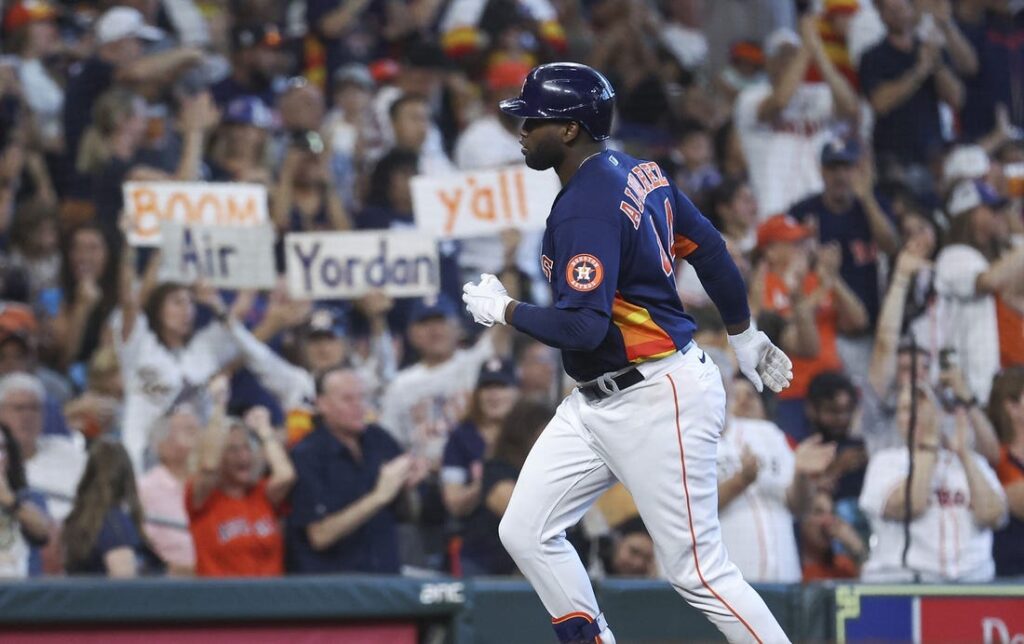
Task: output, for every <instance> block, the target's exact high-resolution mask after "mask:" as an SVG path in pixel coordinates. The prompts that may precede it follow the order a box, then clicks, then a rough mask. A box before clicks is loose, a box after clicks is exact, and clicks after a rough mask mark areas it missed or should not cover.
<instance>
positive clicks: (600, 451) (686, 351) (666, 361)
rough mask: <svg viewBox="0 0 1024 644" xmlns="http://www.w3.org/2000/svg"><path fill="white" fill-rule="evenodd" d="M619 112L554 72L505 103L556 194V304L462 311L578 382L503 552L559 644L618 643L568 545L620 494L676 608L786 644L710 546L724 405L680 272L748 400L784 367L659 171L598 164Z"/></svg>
mask: <svg viewBox="0 0 1024 644" xmlns="http://www.w3.org/2000/svg"><path fill="white" fill-rule="evenodd" d="M614 98H615V94H614V90H613V89H612V87H611V85H610V84H609V83H608V81H607V79H605V78H604V77H603V76H602V75H601V74H600V73H598V72H597V71H595V70H593V69H591V68H589V67H586V66H583V65H576V64H569V63H552V64H548V65H541V66H540V67H537V68H535V69H534V70H533V71H531V72H530V75H529V76H528V77H527V79H526V82H525V83H524V84H523V89H522V93H521V96H520V97H518V98H514V99H509V100H506V101H502V102H501V109H502V110H503V111H505V112H506V113H508V114H511V115H513V116H517V117H520V118H523V119H525V121H524V123H523V126H522V132H521V137H520V138H521V142H522V146H523V154H524V155H525V156H526V164H527V165H528V166H530V167H531V168H533V169H535V170H546V169H548V168H554V169H555V170H556V171H557V173H558V176H559V179H560V180H561V183H562V190H561V192H560V193H559V195H558V196H557V197H556V199H555V202H554V205H553V206H552V208H551V214H550V216H549V217H548V220H547V229H546V230H545V232H544V242H543V247H542V248H543V255H542V256H541V267H542V268H543V271H544V275H545V276H546V277H547V279H548V281H549V282H550V283H551V290H552V295H553V302H554V305H553V306H552V307H538V306H532V305H529V304H524V303H521V302H517V301H515V300H513V299H511V298H510V297H509V296H508V295H507V293H506V292H505V288H504V287H503V286H502V285H501V283H500V282H499V281H498V279H497V278H496V277H494V276H493V275H483V276H481V280H480V282H479V283H477V284H474V283H469V284H466V285H465V287H464V289H463V290H464V294H463V300H464V301H465V302H466V305H467V309H468V310H469V312H470V313H471V314H472V315H473V317H474V319H475V320H476V321H477V322H478V323H480V324H483V325H485V326H491V325H493V324H511V325H512V326H514V327H515V328H516V329H519V330H520V331H522V332H524V333H526V334H528V335H530V336H532V337H534V338H537V339H538V340H540V341H542V342H545V343H547V344H549V345H551V346H554V347H557V348H559V349H561V351H562V357H563V360H564V364H565V369H566V372H567V373H568V374H569V375H570V376H571V377H572V378H574V379H575V380H576V381H578V383H579V384H578V386H577V387H576V388H575V389H574V390H573V392H572V393H571V394H570V395H569V396H568V397H567V398H566V399H565V400H564V401H562V404H561V405H560V406H559V408H558V412H557V414H556V415H555V417H554V419H552V421H551V423H550V424H549V425H548V426H547V427H546V428H545V429H544V432H543V434H542V435H541V437H540V438H539V439H538V440H537V443H536V445H535V446H534V448H533V450H532V451H531V452H530V455H529V457H528V458H527V460H526V464H525V465H524V466H523V470H522V473H521V475H520V477H519V481H518V482H517V483H516V487H515V492H514V493H513V495H512V500H511V502H510V503H509V506H508V510H507V511H506V512H505V516H504V518H503V519H502V521H501V525H500V528H499V533H500V536H501V541H502V543H503V544H504V546H505V548H506V549H507V550H508V552H509V554H511V555H512V558H513V559H514V560H515V562H516V564H517V565H518V566H519V569H520V570H522V572H523V574H525V575H526V577H527V579H529V580H530V583H531V584H533V587H534V589H536V591H537V593H538V594H539V595H540V598H541V601H542V602H543V603H544V606H545V608H547V610H548V612H549V613H551V615H552V617H553V619H552V624H553V625H554V629H555V632H556V633H557V634H558V638H559V640H560V641H562V642H588V643H590V642H600V643H601V644H610V643H611V644H613V643H614V642H615V636H614V635H613V634H612V632H611V630H610V629H609V627H608V624H607V622H606V620H605V619H604V617H603V616H602V615H601V610H600V608H599V607H598V605H597V600H596V598H595V596H594V591H593V588H592V587H591V585H590V580H589V579H588V577H587V573H586V570H585V569H584V567H583V564H582V563H581V561H580V559H579V557H577V555H576V552H575V551H574V550H573V548H572V546H571V545H570V544H569V543H568V542H567V541H566V539H565V530H566V528H568V527H570V526H572V525H573V524H575V523H576V522H577V521H579V520H580V518H581V517H582V516H583V514H584V512H585V511H586V510H587V508H588V507H589V506H590V505H591V504H592V503H593V502H594V500H595V499H597V497H598V496H599V495H600V494H601V493H602V492H604V491H605V490H606V489H607V488H608V487H609V486H611V485H612V484H613V483H614V482H615V481H616V480H619V481H622V483H623V484H624V485H625V486H626V487H627V488H628V489H629V490H630V492H632V494H633V498H634V500H635V501H636V505H637V508H638V509H639V510H640V515H641V516H642V517H643V520H644V523H645V524H646V525H647V528H648V529H649V530H650V532H651V536H652V537H653V538H654V542H655V546H656V548H657V552H658V558H659V560H660V562H661V564H662V565H663V567H664V569H665V570H666V571H667V573H668V575H669V579H670V581H671V583H672V585H673V586H674V587H675V589H676V590H677V591H678V592H679V594H681V595H682V596H683V598H684V599H685V600H686V601H687V602H689V603H690V604H692V605H693V606H695V607H697V608H698V609H700V610H701V611H702V612H703V613H704V614H705V615H707V617H708V618H709V619H710V620H711V621H712V622H714V624H715V625H716V626H717V627H718V628H719V630H721V631H722V633H723V634H725V636H726V637H727V638H728V639H729V640H730V641H733V642H741V641H756V642H784V641H787V638H786V635H785V633H784V632H783V631H782V629H781V628H780V627H779V624H778V622H776V621H775V618H774V617H772V614H771V613H770V612H769V611H768V608H767V607H766V606H765V604H764V601H762V600H761V598H760V597H759V596H758V595H757V593H755V592H754V590H753V589H752V588H751V587H750V586H749V585H748V584H747V583H746V582H745V581H744V580H743V577H742V576H741V575H740V572H739V570H737V568H736V567H735V566H734V565H733V564H732V563H730V562H729V560H728V558H727V555H726V552H725V549H724V547H723V546H722V538H721V533H720V528H719V524H718V514H717V486H716V466H715V451H716V443H717V441H718V436H719V434H720V433H721V431H722V426H723V423H724V417H725V392H724V390H723V387H722V379H721V376H720V375H719V372H718V368H717V367H716V366H715V364H714V363H713V362H712V361H711V359H710V358H709V357H708V356H707V355H706V354H705V353H704V352H703V351H701V350H700V349H699V348H698V347H697V346H695V345H694V343H693V341H692V340H691V337H692V335H693V332H694V328H695V325H694V322H693V320H692V319H691V318H690V317H689V316H688V315H686V313H684V311H683V307H682V304H681V303H680V301H679V297H678V296H677V295H676V288H675V280H674V277H673V262H674V260H675V258H677V257H684V258H686V260H687V261H689V262H690V263H691V264H692V265H693V267H694V269H695V270H696V272H697V275H698V276H699V277H700V279H701V282H702V283H703V285H704V288H705V290H707V292H708V294H709V295H710V297H711V299H712V300H713V301H714V303H715V305H716V306H717V308H718V310H719V311H720V313H721V315H722V318H723V319H724V321H725V323H726V325H727V326H728V329H729V333H730V336H729V341H730V343H731V344H732V347H733V350H734V351H735V353H736V357H737V360H738V361H739V366H740V369H741V370H742V371H743V373H744V374H745V375H746V376H747V377H748V378H750V380H751V381H753V383H754V385H755V386H756V387H757V389H758V390H759V391H760V390H761V389H762V386H763V385H767V386H768V387H769V388H770V389H772V390H773V391H780V390H781V389H783V388H784V387H786V386H787V385H788V384H789V381H790V379H791V378H792V372H791V363H790V361H789V359H788V358H787V357H786V355H785V354H784V353H783V352H782V351H781V350H780V349H778V348H777V347H775V346H774V345H773V344H772V343H771V342H770V341H769V340H768V337H767V336H765V334H764V333H762V332H760V331H758V330H757V329H756V328H755V327H754V325H753V323H752V321H751V320H750V312H749V310H748V308H747V295H746V289H745V288H744V284H743V279H742V277H740V274H739V271H738V270H737V268H736V266H735V264H734V263H733V262H732V260H731V258H730V257H729V254H728V253H727V252H726V249H725V243H724V242H723V241H722V238H721V236H720V235H719V234H718V232H717V231H716V230H715V229H714V227H712V226H711V224H710V223H709V222H708V221H707V220H706V219H705V218H704V217H703V216H702V215H701V214H700V212H699V211H698V210H697V209H696V208H695V207H694V206H693V204H692V203H690V201H689V200H688V199H687V198H686V197H685V196H684V195H683V194H682V193H680V192H679V191H678V190H677V189H676V188H675V187H674V186H673V185H672V184H671V183H670V182H669V180H668V179H667V178H666V177H665V175H664V173H663V172H662V170H661V169H660V168H659V167H658V166H657V165H656V164H654V163H650V162H644V161H638V160H637V159H634V158H632V157H629V156H627V155H625V154H622V153H620V152H614V151H611V150H607V149H605V146H604V143H603V141H604V140H605V139H607V138H608V134H609V130H610V128H611V122H612V110H613V106H614ZM762 383H763V384H762Z"/></svg>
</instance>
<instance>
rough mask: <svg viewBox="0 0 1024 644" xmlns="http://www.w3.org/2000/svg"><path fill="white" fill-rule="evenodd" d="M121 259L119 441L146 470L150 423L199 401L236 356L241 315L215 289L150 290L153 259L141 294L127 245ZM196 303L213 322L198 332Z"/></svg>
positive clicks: (116, 323) (115, 324)
mask: <svg viewBox="0 0 1024 644" xmlns="http://www.w3.org/2000/svg"><path fill="white" fill-rule="evenodd" d="M122 255H123V257H122V265H121V283H120V286H119V299H120V304H121V308H120V310H118V311H115V312H114V315H113V316H112V317H111V327H112V331H113V337H114V347H115V348H116V349H117V354H118V358H119V360H120V362H121V374H122V376H123V381H124V387H125V403H124V425H123V427H122V430H121V431H122V440H123V442H124V445H125V448H126V449H127V450H128V454H129V455H130V456H131V459H132V463H133V464H134V465H135V468H136V471H138V472H142V471H144V469H145V468H144V465H145V456H146V449H147V447H149V433H150V429H151V427H152V425H153V423H154V422H155V421H156V420H157V419H158V418H160V416H161V415H163V414H164V413H165V412H167V411H168V410H169V409H171V407H173V406H174V404H175V403H176V402H180V401H181V400H184V399H186V398H189V397H190V396H191V394H196V395H202V393H203V392H202V390H201V389H197V387H199V386H201V385H203V384H205V383H206V382H208V381H209V380H210V379H211V378H212V377H213V376H214V375H215V374H216V373H218V372H219V371H220V370H221V369H223V368H224V367H225V366H227V364H228V363H229V362H231V361H232V360H234V359H235V358H236V357H237V356H238V349H237V346H236V344H235V342H234V340H233V336H232V331H231V330H229V326H230V325H238V322H237V321H235V320H234V315H233V313H237V312H231V311H228V309H227V307H226V306H225V305H224V302H223V301H222V300H221V298H220V295H219V294H218V293H217V291H216V290H215V289H213V288H212V287H209V286H203V285H199V286H197V287H195V288H193V287H189V286H186V285H184V284H177V283H173V282H165V283H162V284H157V285H156V286H155V287H151V286H150V284H152V283H153V281H155V280H154V279H153V274H154V272H155V268H156V266H157V263H158V262H157V260H156V258H155V257H154V258H152V259H151V261H150V266H149V269H147V274H146V278H145V279H144V282H143V285H142V287H141V288H136V287H135V285H134V283H133V282H134V279H135V263H134V262H135V249H134V248H132V247H130V246H125V248H124V250H123V252H122ZM239 299H240V300H243V299H245V298H239ZM197 302H198V303H200V304H204V305H205V306H206V307H207V308H209V309H210V310H211V311H212V312H213V316H214V320H213V321H212V322H211V323H210V324H208V325H206V326H205V327H203V328H202V329H200V330H198V331H197V330H196V304H197ZM236 332H240V333H244V332H245V331H244V329H241V330H236Z"/></svg>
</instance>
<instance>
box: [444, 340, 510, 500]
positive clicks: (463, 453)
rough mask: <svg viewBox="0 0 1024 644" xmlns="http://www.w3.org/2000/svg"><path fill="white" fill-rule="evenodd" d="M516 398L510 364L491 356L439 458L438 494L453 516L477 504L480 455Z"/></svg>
mask: <svg viewBox="0 0 1024 644" xmlns="http://www.w3.org/2000/svg"><path fill="white" fill-rule="evenodd" d="M518 397H519V390H518V388H517V386H516V374H515V367H514V365H512V364H511V363H505V362H502V361H501V360H499V359H497V358H495V359H493V360H490V361H488V362H487V363H485V364H484V365H483V367H481V368H480V375H479V376H478V378H477V382H476V388H475V389H474V390H473V393H472V397H471V399H470V403H469V411H468V413H467V414H466V419H465V420H464V421H463V422H462V423H460V424H459V425H458V426H457V427H456V428H455V429H453V430H452V433H451V435H450V436H449V437H448V442H447V443H446V444H445V447H444V456H443V458H442V466H441V483H442V486H443V487H442V496H443V499H444V506H445V509H446V510H447V511H448V514H449V515H451V516H452V517H453V518H456V519H461V518H463V517H465V516H467V515H469V514H470V513H471V512H472V511H473V510H475V509H476V508H477V506H478V505H479V504H480V491H481V488H480V486H481V484H482V483H483V464H484V458H486V457H488V456H490V453H491V451H492V449H493V448H494V443H495V441H496V440H497V439H498V434H499V433H500V432H501V424H502V423H503V422H504V420H505V417H506V416H508V413H509V411H510V410H511V409H512V406H513V405H514V404H515V402H516V399H517V398H518Z"/></svg>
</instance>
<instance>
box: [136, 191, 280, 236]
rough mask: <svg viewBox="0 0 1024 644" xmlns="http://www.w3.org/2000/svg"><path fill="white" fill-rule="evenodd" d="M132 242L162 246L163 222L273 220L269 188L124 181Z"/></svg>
mask: <svg viewBox="0 0 1024 644" xmlns="http://www.w3.org/2000/svg"><path fill="white" fill-rule="evenodd" d="M123 192H124V208H125V212H126V214H127V216H128V224H129V228H128V231H127V233H128V243H129V244H131V245H133V246H159V245H160V224H161V223H162V222H165V221H173V222H177V223H179V224H183V225H185V226H258V225H260V224H262V223H264V222H266V221H268V219H269V213H268V212H267V189H266V187H264V186H262V185H260V184H258V183H203V182H194V183H186V182H180V181H133V182H128V183H126V184H124V187H123Z"/></svg>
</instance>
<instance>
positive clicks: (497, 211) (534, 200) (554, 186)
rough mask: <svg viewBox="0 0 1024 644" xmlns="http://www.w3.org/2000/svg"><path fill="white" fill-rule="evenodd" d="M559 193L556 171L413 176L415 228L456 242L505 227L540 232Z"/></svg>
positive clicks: (514, 169) (512, 169)
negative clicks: (456, 240)
mask: <svg viewBox="0 0 1024 644" xmlns="http://www.w3.org/2000/svg"><path fill="white" fill-rule="evenodd" d="M558 190H559V185H558V176H557V175H555V173H554V171H548V172H533V171H532V170H529V169H528V168H527V167H526V166H525V165H524V166H511V167H508V168H502V169H500V170H485V171H480V172H456V173H451V174H444V175H439V176H430V177H428V176H419V177H414V178H413V180H412V203H413V211H414V213H415V215H416V227H417V228H418V229H420V230H421V231H423V232H424V233H428V234H431V235H434V236H435V237H443V238H455V239H461V238H465V237H481V236H484V235H496V234H498V233H499V232H501V231H502V230H504V229H506V228H517V229H519V230H542V229H543V228H544V221H545V220H546V219H547V216H548V212H549V211H550V210H551V204H552V203H553V202H554V200H555V196H556V195H557V194H558Z"/></svg>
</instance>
